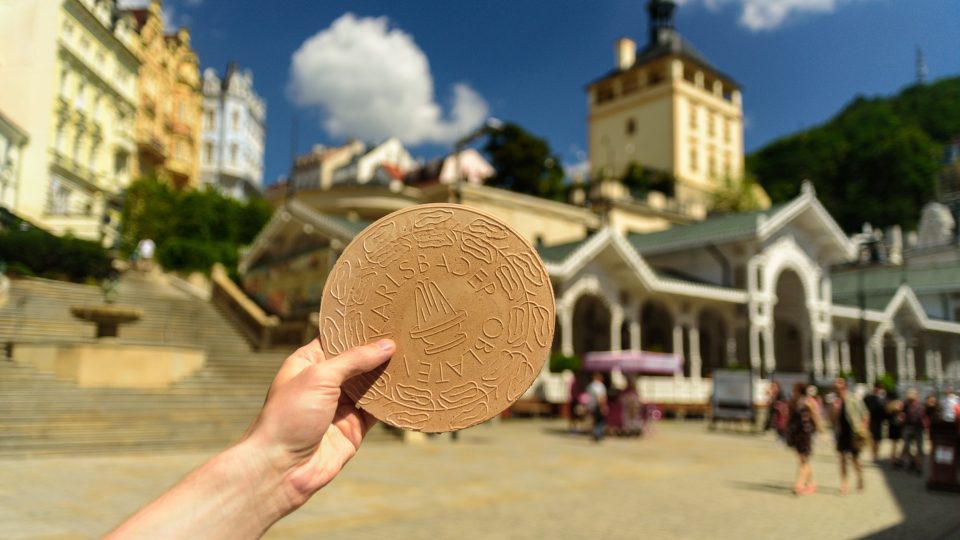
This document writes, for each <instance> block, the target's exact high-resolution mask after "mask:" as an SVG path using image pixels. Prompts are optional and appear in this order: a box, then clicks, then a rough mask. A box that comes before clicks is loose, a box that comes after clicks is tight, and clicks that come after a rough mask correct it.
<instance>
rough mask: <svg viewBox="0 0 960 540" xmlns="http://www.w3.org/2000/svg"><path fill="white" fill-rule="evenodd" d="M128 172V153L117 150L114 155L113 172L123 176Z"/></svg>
mask: <svg viewBox="0 0 960 540" xmlns="http://www.w3.org/2000/svg"><path fill="white" fill-rule="evenodd" d="M126 172H127V154H126V153H125V152H117V153H116V154H114V155H113V174H114V175H116V176H123V175H124V174H125V173H126Z"/></svg>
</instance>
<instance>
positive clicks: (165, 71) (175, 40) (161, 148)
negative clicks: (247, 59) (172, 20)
mask: <svg viewBox="0 0 960 540" xmlns="http://www.w3.org/2000/svg"><path fill="white" fill-rule="evenodd" d="M162 8H163V4H162V2H161V1H160V0H152V1H151V2H150V4H149V5H148V6H147V7H146V8H144V9H137V10H132V11H131V12H130V14H131V15H132V16H133V17H134V18H135V19H136V21H137V31H138V33H139V36H140V42H141V46H140V48H141V51H142V52H143V54H142V59H143V64H142V65H141V66H140V71H139V107H138V108H137V117H136V121H135V135H136V141H137V160H136V167H135V171H134V175H135V177H141V176H148V175H155V176H156V177H158V178H160V179H162V180H165V181H168V182H171V183H172V184H173V185H174V186H176V187H178V188H186V187H197V186H198V185H199V182H200V114H201V109H202V100H203V97H202V94H201V89H200V67H199V61H198V59H197V54H196V52H194V50H193V48H192V47H191V46H190V31H189V30H187V29H186V28H180V29H179V30H177V31H175V32H173V33H168V32H166V30H165V29H164V21H163V15H162V13H161V10H162Z"/></svg>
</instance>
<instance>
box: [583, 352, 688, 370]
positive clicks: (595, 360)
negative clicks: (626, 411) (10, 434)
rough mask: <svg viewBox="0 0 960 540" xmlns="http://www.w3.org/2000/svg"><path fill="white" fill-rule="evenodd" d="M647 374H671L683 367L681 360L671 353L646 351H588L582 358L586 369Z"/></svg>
mask: <svg viewBox="0 0 960 540" xmlns="http://www.w3.org/2000/svg"><path fill="white" fill-rule="evenodd" d="M614 368H617V369H619V370H620V371H621V372H623V373H642V374H648V375H673V374H675V373H679V372H680V371H681V370H682V369H683V360H682V359H681V358H680V356H678V355H676V354H673V353H657V352H647V351H602V352H590V353H587V355H586V356H585V357H584V359H583V369H585V370H587V371H613V369H614Z"/></svg>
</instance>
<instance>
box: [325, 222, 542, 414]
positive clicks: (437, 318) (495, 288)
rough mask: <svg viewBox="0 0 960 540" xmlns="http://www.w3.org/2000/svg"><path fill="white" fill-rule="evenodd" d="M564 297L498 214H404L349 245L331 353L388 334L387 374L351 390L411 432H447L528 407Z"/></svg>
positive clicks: (334, 297)
mask: <svg viewBox="0 0 960 540" xmlns="http://www.w3.org/2000/svg"><path fill="white" fill-rule="evenodd" d="M554 320H555V319H554V299H553V291H552V287H551V284H550V280H549V278H548V277H547V274H546V271H545V269H544V268H543V264H542V262H541V261H540V259H539V257H538V256H537V255H536V252H535V251H534V250H533V249H532V248H531V247H530V245H529V244H528V243H527V242H526V241H525V240H523V239H522V238H521V237H520V236H519V235H518V234H517V233H516V232H514V231H513V230H512V229H510V228H509V227H508V226H507V225H506V224H504V223H502V222H501V221H500V220H498V219H497V218H495V217H493V216H489V215H487V214H485V213H483V212H479V211H476V210H474V209H471V208H467V207H463V206H459V205H450V204H440V205H423V206H417V207H413V208H410V209H406V210H401V211H398V212H395V213H393V214H391V215H389V216H387V217H385V218H383V219H381V220H379V221H377V222H376V223H374V224H373V225H371V226H370V227H368V228H367V229H366V230H364V231H363V232H361V233H360V234H359V235H358V236H357V237H356V238H355V239H354V241H353V242H352V243H351V244H350V245H349V246H347V248H346V249H345V250H344V252H343V254H342V255H341V257H340V259H339V260H338V261H337V263H336V264H335V265H334V267H333V269H332V270H331V273H330V277H329V278H328V280H327V283H326V285H325V287H324V295H323V304H322V307H321V310H320V341H321V345H322V346H323V349H324V352H325V353H326V354H327V355H328V356H332V355H335V354H339V353H342V352H343V351H345V350H347V349H349V348H350V347H353V346H356V345H359V344H363V343H367V342H370V341H373V340H376V339H379V338H381V337H390V338H392V339H394V340H395V341H396V342H397V351H396V353H395V354H394V356H393V358H392V359H391V360H390V362H388V363H387V364H386V365H385V366H384V367H382V368H380V369H378V370H375V371H374V372H371V373H368V374H364V375H362V376H360V377H357V378H355V379H352V380H350V381H348V382H347V384H346V385H345V386H344V388H345V391H346V392H347V394H348V395H350V397H352V398H353V399H355V400H356V401H357V403H358V405H359V406H361V407H363V408H364V409H366V410H367V411H369V412H370V413H371V414H373V415H374V416H376V417H377V418H379V419H380V420H383V421H385V422H387V423H389V424H392V425H394V426H397V427H401V428H405V429H413V430H419V431H427V432H443V431H451V430H455V429H463V428H466V427H469V426H472V425H475V424H477V423H480V422H483V421H484V420H487V419H489V418H490V417H492V416H493V415H496V414H498V413H499V412H500V411H502V410H503V409H505V408H506V407H507V406H509V405H510V403H512V402H514V401H516V400H517V399H519V398H520V397H521V396H522V395H523V393H524V392H525V391H526V390H527V388H529V386H530V384H531V383H532V382H533V380H534V379H535V378H536V376H537V374H538V373H539V372H540V370H541V368H542V367H543V363H544V361H545V359H546V357H547V355H548V353H549V347H550V344H551V343H552V339H553V331H554V328H553V325H554Z"/></svg>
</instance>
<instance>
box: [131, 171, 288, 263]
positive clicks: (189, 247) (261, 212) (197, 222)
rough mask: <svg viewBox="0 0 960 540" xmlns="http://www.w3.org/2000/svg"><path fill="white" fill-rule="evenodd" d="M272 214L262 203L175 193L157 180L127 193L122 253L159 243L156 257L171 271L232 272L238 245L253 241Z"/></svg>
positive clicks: (135, 185)
mask: <svg viewBox="0 0 960 540" xmlns="http://www.w3.org/2000/svg"><path fill="white" fill-rule="evenodd" d="M272 212H273V210H272V208H271V207H270V204H269V203H268V202H266V201H264V200H262V199H252V200H250V201H248V202H247V203H240V202H238V201H236V200H233V199H231V198H229V197H224V196H222V195H220V194H219V193H217V192H216V191H214V190H210V189H206V190H191V191H177V190H175V189H173V188H172V187H170V185H169V184H167V183H164V182H161V181H159V180H157V179H156V178H143V179H140V180H137V181H136V182H134V183H133V184H131V185H130V187H129V188H128V189H127V192H126V195H125V197H124V204H123V211H122V230H123V246H122V249H123V252H124V253H126V254H130V253H132V251H133V250H134V249H135V248H136V246H137V243H138V242H139V241H140V240H141V239H143V238H152V239H153V240H154V241H155V242H156V244H157V259H158V260H159V261H160V264H161V265H163V267H164V268H167V269H169V270H185V271H194V270H201V271H205V270H209V269H210V267H211V266H213V264H214V263H217V262H220V263H223V264H224V265H225V266H226V267H227V268H232V267H233V266H235V265H236V263H237V257H238V251H239V248H240V246H243V245H245V244H248V243H250V241H252V240H253V239H254V237H255V236H256V235H257V233H258V232H259V231H260V229H262V228H263V226H264V225H265V224H266V222H267V221H268V220H269V219H270V216H271V214H272Z"/></svg>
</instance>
